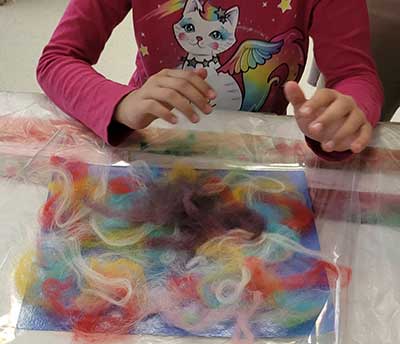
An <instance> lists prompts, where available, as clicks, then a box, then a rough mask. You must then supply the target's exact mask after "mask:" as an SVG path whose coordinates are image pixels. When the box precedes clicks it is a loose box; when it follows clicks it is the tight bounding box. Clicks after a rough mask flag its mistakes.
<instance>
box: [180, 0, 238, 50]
mask: <svg viewBox="0 0 400 344" xmlns="http://www.w3.org/2000/svg"><path fill="white" fill-rule="evenodd" d="M238 20H239V8H238V7H232V8H230V9H228V10H224V9H222V8H216V7H213V6H211V5H210V4H209V3H208V2H206V3H205V4H204V5H202V4H201V3H200V2H199V0H188V1H187V2H186V5H185V9H184V11H183V15H182V18H181V20H180V21H179V22H178V23H176V24H175V25H174V33H175V37H176V39H177V41H178V42H179V44H180V45H181V47H182V48H183V49H184V50H185V51H186V52H187V53H188V54H192V55H194V56H202V57H213V56H217V55H218V54H221V53H222V52H224V51H226V50H228V49H229V48H231V47H232V46H233V45H234V44H235V42H236V37H235V32H236V28H237V24H238Z"/></svg>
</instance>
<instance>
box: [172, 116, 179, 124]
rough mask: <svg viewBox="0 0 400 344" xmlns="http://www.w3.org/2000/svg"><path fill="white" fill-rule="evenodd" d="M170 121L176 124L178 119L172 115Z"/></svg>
mask: <svg viewBox="0 0 400 344" xmlns="http://www.w3.org/2000/svg"><path fill="white" fill-rule="evenodd" d="M171 122H172V123H173V124H176V123H178V119H177V118H176V117H175V116H174V117H171Z"/></svg>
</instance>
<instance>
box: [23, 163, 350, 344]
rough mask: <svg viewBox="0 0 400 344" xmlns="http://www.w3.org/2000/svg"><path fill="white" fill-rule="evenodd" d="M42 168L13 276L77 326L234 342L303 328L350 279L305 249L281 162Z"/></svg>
mask: <svg viewBox="0 0 400 344" xmlns="http://www.w3.org/2000/svg"><path fill="white" fill-rule="evenodd" d="M52 171H53V177H52V180H51V182H50V185H49V189H50V194H49V197H48V200H47V202H46V203H45V204H44V206H43V207H42V210H41V213H40V216H39V220H40V222H41V225H42V231H41V233H40V236H39V239H38V244H37V247H36V252H37V253H36V254H35V255H33V254H28V255H26V256H25V257H23V258H22V260H21V263H20V264H19V266H18V268H17V269H16V271H15V281H16V283H17V288H18V290H19V292H20V293H21V296H23V297H24V300H25V303H27V304H29V305H30V306H31V307H36V308H37V309H40V311H41V314H42V316H44V315H45V316H47V317H48V319H52V321H53V322H58V323H59V324H60V327H59V329H64V330H72V331H74V332H75V334H76V335H77V336H78V338H81V339H82V338H83V339H85V340H93V338H95V340H96V341H97V340H105V339H110V338H113V337H114V336H118V335H125V334H131V333H150V332H146V331H148V329H149V328H150V327H151V328H153V327H154V322H155V321H156V322H157V324H158V326H159V328H160V329H163V332H162V334H170V333H172V332H171V331H181V332H179V333H180V335H185V334H186V335H199V336H227V335H229V336H232V337H233V340H234V341H235V342H237V343H239V342H243V341H244V342H248V343H251V342H252V341H253V340H254V338H256V337H279V336H289V335H291V334H294V333H302V334H304V335H307V334H309V332H310V331H311V328H312V326H311V325H310V324H311V323H312V321H315V320H316V319H317V318H318V316H319V314H320V312H321V310H322V308H324V307H326V306H327V304H329V303H330V302H331V301H330V300H331V289H335V288H342V287H346V286H347V284H348V283H349V279H350V273H349V271H348V270H346V269H345V268H340V267H337V266H335V265H333V264H330V263H329V262H328V261H327V259H326V258H325V257H324V256H322V255H321V254H319V253H318V251H316V249H317V248H318V247H315V241H313V240H314V239H313V238H315V228H314V226H313V216H312V212H311V210H310V205H309V204H307V199H306V198H305V196H304V194H303V193H302V192H300V191H298V186H297V185H296V180H295V179H293V180H291V179H290V178H291V177H290V174H287V175H284V174H277V173H267V174H266V173H264V172H256V173H253V172H248V171H244V170H235V171H224V170H196V169H194V168H192V167H191V166H187V165H182V164H179V165H176V166H175V167H173V168H172V169H164V168H159V167H155V166H148V165H147V164H146V163H144V162H135V163H133V164H132V165H131V166H130V167H127V168H106V167H100V166H89V165H85V164H83V163H80V162H78V161H65V160H63V159H59V158H53V159H52ZM310 242H311V243H314V244H310ZM305 245H306V246H305ZM27 271H30V272H29V274H26V272H27ZM328 277H329V278H328ZM331 281H334V282H335V281H336V284H335V283H333V284H331V283H330V282H331ZM43 314H44V315H43ZM146 324H148V325H146ZM310 326H311V327H310ZM146 329H147V330H146ZM221 329H223V330H221ZM151 333H152V332H151ZM173 333H176V332H173ZM93 336H94V337H93Z"/></svg>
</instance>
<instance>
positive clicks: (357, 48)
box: [308, 0, 383, 160]
mask: <svg viewBox="0 0 400 344" xmlns="http://www.w3.org/2000/svg"><path fill="white" fill-rule="evenodd" d="M310 35H311V37H312V38H313V40H314V54H315V58H316V62H317V65H318V67H319V69H320V70H321V72H322V74H323V75H324V77H325V80H326V87H328V88H332V89H335V90H336V91H338V92H341V93H343V94H346V95H349V96H351V97H353V99H354V100H355V101H356V103H357V105H358V106H359V107H360V109H361V110H362V111H363V112H364V114H365V116H366V118H367V119H368V121H369V122H370V123H371V124H372V125H373V126H375V125H376V123H377V122H378V121H379V119H380V116H381V109H382V105H383V88H382V85H381V82H380V80H379V77H378V74H377V71H376V66H375V62H374V60H373V58H372V54H371V44H370V31H369V19H368V9H367V5H366V3H365V0H348V1H345V2H343V1H336V0H319V1H316V4H315V5H314V7H313V12H312V19H311V27H310ZM308 143H309V145H310V147H311V148H312V149H313V150H314V151H315V152H316V153H317V154H320V155H321V152H323V151H322V149H321V148H320V145H319V144H318V147H317V145H316V144H315V142H312V143H311V142H308ZM329 154H330V153H324V157H323V158H328V155H329ZM335 154H336V152H334V153H333V155H332V154H331V155H332V156H331V158H332V159H335V160H336V159H338V160H340V159H344V158H347V157H348V156H349V155H351V154H350V152H349V151H348V152H346V153H341V154H339V156H334V155H335Z"/></svg>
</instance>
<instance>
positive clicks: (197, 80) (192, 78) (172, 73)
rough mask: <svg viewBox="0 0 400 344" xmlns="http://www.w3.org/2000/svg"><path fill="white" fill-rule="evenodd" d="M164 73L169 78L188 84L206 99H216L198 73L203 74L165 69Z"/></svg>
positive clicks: (213, 92) (212, 91)
mask: <svg viewBox="0 0 400 344" xmlns="http://www.w3.org/2000/svg"><path fill="white" fill-rule="evenodd" d="M165 73H166V75H167V76H169V77H173V78H180V79H184V80H186V81H188V82H190V83H191V84H192V85H193V86H194V87H196V88H197V89H198V90H199V91H200V92H201V93H202V94H203V95H204V96H205V97H207V98H208V99H215V98H216V97H217V94H216V92H215V91H214V90H213V89H212V87H211V86H210V85H209V84H208V83H207V81H205V80H204V79H203V78H202V77H201V76H200V75H199V73H204V72H194V71H187V70H177V69H167V70H166V72H165Z"/></svg>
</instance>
